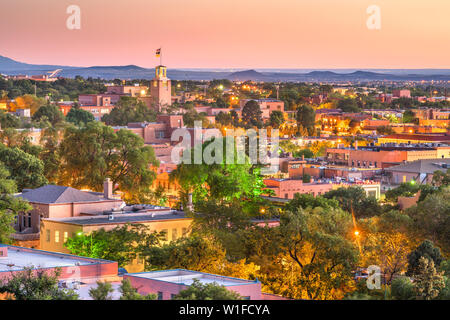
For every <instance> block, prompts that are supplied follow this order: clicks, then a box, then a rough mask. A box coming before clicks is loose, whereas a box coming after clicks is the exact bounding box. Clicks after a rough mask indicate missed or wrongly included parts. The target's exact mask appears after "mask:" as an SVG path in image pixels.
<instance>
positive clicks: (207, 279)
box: [123, 269, 263, 300]
mask: <svg viewBox="0 0 450 320" xmlns="http://www.w3.org/2000/svg"><path fill="white" fill-rule="evenodd" d="M123 278H124V279H128V280H129V281H130V283H131V285H132V286H133V287H135V288H136V289H137V290H138V292H139V293H140V294H156V295H157V296H158V299H159V300H170V299H173V297H174V296H175V295H177V294H178V293H179V292H180V291H182V290H185V289H187V288H188V287H189V286H190V285H191V284H192V283H193V280H194V279H197V280H199V281H200V282H201V283H216V284H218V285H223V286H225V288H227V289H228V290H230V291H234V292H237V293H238V294H239V295H240V296H241V297H243V298H244V299H248V300H261V299H262V298H263V296H262V294H261V283H260V282H259V281H258V280H254V281H253V280H244V279H238V278H232V277H225V276H220V275H214V274H208V273H203V272H198V271H190V270H183V269H175V270H164V271H154V272H143V273H131V274H125V275H124V276H123Z"/></svg>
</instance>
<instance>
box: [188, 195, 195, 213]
mask: <svg viewBox="0 0 450 320" xmlns="http://www.w3.org/2000/svg"><path fill="white" fill-rule="evenodd" d="M187 209H188V210H190V211H194V204H193V203H192V193H189V195H188V203H187Z"/></svg>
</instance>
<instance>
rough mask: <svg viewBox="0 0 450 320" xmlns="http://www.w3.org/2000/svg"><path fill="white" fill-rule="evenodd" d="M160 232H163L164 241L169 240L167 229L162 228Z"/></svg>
mask: <svg viewBox="0 0 450 320" xmlns="http://www.w3.org/2000/svg"><path fill="white" fill-rule="evenodd" d="M161 232H162V233H163V236H164V237H163V240H164V241H168V240H169V230H167V229H163V230H161Z"/></svg>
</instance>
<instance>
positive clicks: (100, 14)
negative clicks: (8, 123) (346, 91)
mask: <svg viewBox="0 0 450 320" xmlns="http://www.w3.org/2000/svg"><path fill="white" fill-rule="evenodd" d="M72 4H76V5H78V6H80V8H81V29H80V30H69V29H67V28H66V20H67V18H68V16H69V15H68V14H66V8H67V7H68V6H69V5H72ZM370 5H378V6H379V7H380V8H381V19H382V20H381V21H382V22H381V30H369V29H368V28H367V27H366V20H367V18H368V14H367V13H366V9H367V7H368V6H370ZM0 12H1V19H0V39H1V45H0V55H3V56H7V57H9V58H12V59H15V60H18V61H21V62H27V63H39V64H61V65H74V66H92V65H128V64H136V65H139V66H142V67H153V66H154V65H156V64H157V63H158V62H159V61H158V59H157V58H155V55H154V52H155V49H157V48H159V47H162V50H163V63H164V64H165V65H167V66H168V67H169V68H183V67H184V68H450V19H449V13H450V1H449V0H1V2H0Z"/></svg>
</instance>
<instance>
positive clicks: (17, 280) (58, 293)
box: [0, 267, 78, 300]
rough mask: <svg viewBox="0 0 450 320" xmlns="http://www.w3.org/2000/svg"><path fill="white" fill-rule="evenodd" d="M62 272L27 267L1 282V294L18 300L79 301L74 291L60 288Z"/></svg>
mask: <svg viewBox="0 0 450 320" xmlns="http://www.w3.org/2000/svg"><path fill="white" fill-rule="evenodd" d="M60 273H61V270H59V269H57V270H55V271H54V272H53V273H50V272H48V270H46V269H34V268H33V267H26V268H24V270H23V271H19V272H14V273H12V274H11V276H10V277H8V278H5V279H3V281H1V282H0V293H5V292H7V293H10V294H13V295H14V297H15V299H16V300H78V295H77V294H76V293H75V292H74V291H73V290H67V289H60V288H58V277H59V275H60Z"/></svg>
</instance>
